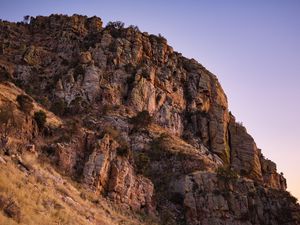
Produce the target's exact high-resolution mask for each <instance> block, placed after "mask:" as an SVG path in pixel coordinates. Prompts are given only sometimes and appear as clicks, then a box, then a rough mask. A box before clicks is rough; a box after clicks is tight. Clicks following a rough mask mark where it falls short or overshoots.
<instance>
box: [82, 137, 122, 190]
mask: <svg viewBox="0 0 300 225" xmlns="http://www.w3.org/2000/svg"><path fill="white" fill-rule="evenodd" d="M117 147H118V144H117V143H116V142H115V141H114V140H113V139H111V138H110V137H109V136H108V135H105V136H104V137H103V138H102V139H101V140H100V141H98V143H97V144H96V146H95V147H94V149H93V150H92V153H91V154H90V155H89V158H88V161H87V162H86V163H85V166H84V171H83V181H84V183H86V184H88V185H90V186H93V187H95V188H96V189H98V190H100V191H103V190H107V185H108V184H107V182H108V178H109V177H108V176H109V170H110V163H111V161H112V160H113V159H114V158H115V156H116V148H117Z"/></svg>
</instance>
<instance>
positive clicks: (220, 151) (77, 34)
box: [0, 15, 300, 225]
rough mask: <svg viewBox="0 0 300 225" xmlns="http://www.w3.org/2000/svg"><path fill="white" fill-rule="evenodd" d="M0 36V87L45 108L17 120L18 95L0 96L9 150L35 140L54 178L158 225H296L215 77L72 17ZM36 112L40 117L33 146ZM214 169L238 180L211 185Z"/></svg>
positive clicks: (156, 42) (146, 43)
mask: <svg viewBox="0 0 300 225" xmlns="http://www.w3.org/2000/svg"><path fill="white" fill-rule="evenodd" d="M0 28H1V31H3V32H1V33H0V43H2V45H0V46H2V47H1V49H0V50H1V52H4V53H5V54H2V55H0V72H1V74H0V75H1V76H0V78H1V82H2V81H7V80H9V81H10V82H14V83H16V84H18V86H19V87H21V88H22V89H23V90H26V92H28V93H30V95H31V96H32V97H33V99H36V100H37V101H39V102H40V103H42V104H43V105H44V108H43V107H42V106H40V105H38V104H37V103H36V102H35V101H34V110H33V111H32V112H31V114H30V115H27V116H26V115H24V113H23V112H21V111H20V109H19V106H18V105H17V103H16V100H15V99H16V96H17V95H18V94H21V93H23V91H22V90H21V89H19V88H17V87H15V86H14V85H13V84H12V83H7V82H6V84H5V85H3V84H0V90H1V93H2V92H3V93H4V92H5V94H3V95H0V109H1V107H2V105H3V103H4V102H6V101H8V102H12V103H13V104H14V105H13V110H14V113H15V114H16V116H17V118H18V119H19V120H20V121H21V122H20V124H21V125H22V126H21V127H20V128H18V129H14V130H13V131H12V133H11V137H12V138H11V140H14V141H15V140H16V139H18V138H19V139H20V140H21V141H20V142H16V141H15V142H14V143H15V145H10V147H11V148H14V149H18V150H20V149H22V147H21V146H22V145H24V144H25V145H24V146H26V145H27V144H31V142H32V141H35V140H36V138H37V136H39V135H40V137H39V139H38V141H37V143H41V144H40V145H41V146H39V144H37V148H36V149H37V151H39V150H38V149H43V148H42V147H44V146H46V147H49V148H48V150H49V151H50V152H52V151H53V155H51V154H52V153H51V154H50V156H48V157H49V158H50V159H51V160H52V161H53V165H54V166H57V167H58V170H60V171H61V173H64V174H65V175H69V176H71V177H72V178H76V180H77V181H80V182H81V184H82V185H83V186H84V187H86V188H88V189H91V190H93V191H95V192H97V193H101V194H102V195H103V196H105V197H108V198H110V199H112V200H113V201H115V202H117V203H118V204H122V205H124V206H127V207H130V208H132V209H134V210H137V211H139V210H144V211H147V212H152V213H154V214H156V215H158V217H160V220H161V224H172V223H173V224H178V223H182V224H191V225H193V224H222V225H223V224H228V225H229V224H230V225H231V224H237V225H239V224H249V225H250V224H284V223H285V222H286V223H285V224H296V223H294V221H297V219H295V218H296V217H295V215H296V214H297V212H300V211H299V210H298V209H297V207H296V205H295V203H294V202H293V200H291V197H290V196H288V195H287V193H286V192H285V191H284V190H285V189H286V181H285V179H284V177H283V175H282V174H278V173H277V170H276V164H275V163H273V162H272V161H270V160H268V159H266V158H264V156H263V155H262V153H261V151H260V149H258V148H257V146H256V144H255V142H254V140H253V138H252V137H251V136H250V135H249V134H248V133H247V131H246V129H245V128H244V127H243V126H242V125H241V124H239V123H237V122H236V121H235V118H234V117H233V116H232V115H231V114H229V112H228V103H227V97H226V95H225V93H224V91H223V89H222V87H221V85H220V83H219V82H218V80H217V78H216V76H215V75H213V74H212V73H210V72H209V71H208V70H206V69H205V68H204V67H203V66H202V65H201V64H199V63H198V62H197V61H195V60H194V59H187V58H185V57H183V56H182V55H181V54H180V53H178V52H175V51H174V50H173V49H172V47H170V46H169V45H168V43H167V41H166V40H165V39H164V38H163V37H161V36H158V37H157V36H155V35H149V34H147V33H141V32H139V30H138V29H137V28H135V27H129V28H122V27H118V26H114V25H111V26H106V27H104V28H103V27H102V21H101V19H99V18H97V17H92V18H88V17H85V16H79V15H73V16H71V17H68V16H63V15H51V16H49V17H42V16H38V17H36V18H33V19H32V20H31V23H30V24H27V25H25V24H13V23H9V22H3V21H0ZM28 43H29V44H28ZM15 46H18V47H15ZM37 110H43V111H45V112H46V114H47V125H46V128H47V129H46V131H47V132H44V133H45V134H43V135H41V132H40V133H39V132H38V130H37V127H36V124H35V122H34V120H33V113H34V111H37ZM49 110H51V111H55V112H56V113H57V114H58V115H60V116H61V117H62V118H61V119H60V118H58V117H57V116H55V115H53V114H52V113H51V112H50V111H49ZM141 111H146V114H147V113H148V114H147V115H150V117H151V121H150V122H149V123H145V124H148V125H144V126H143V127H141V126H139V125H137V124H134V123H133V122H132V121H133V120H134V118H135V116H136V115H138V114H139V112H141ZM148 119H149V118H148ZM72 121H73V122H75V123H76V124H77V126H78V130H77V131H76V132H73V131H72V127H71V128H68V126H69V125H68V124H70V122H72ZM146 122H147V121H146ZM51 124H52V125H53V126H52V125H51ZM143 124H144V123H143ZM50 125H51V126H50ZM52 127H55V129H50V128H52ZM46 149H47V148H46ZM48 150H47V151H48ZM20 151H21V150H20ZM40 154H44V153H41V152H40ZM219 167H226V168H227V167H228V168H231V169H233V170H235V171H236V172H237V173H238V174H239V175H238V178H237V179H236V180H225V181H224V180H222V179H219V177H218V176H217V175H216V174H215V171H216V170H217V169H218V168H219ZM154 203H155V204H154ZM284 208H285V209H287V210H286V211H284V210H283V209H284ZM297 210H298V211H297ZM294 212H295V213H294ZM294 214H295V215H294ZM298 221H299V219H298Z"/></svg>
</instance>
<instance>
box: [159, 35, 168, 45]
mask: <svg viewBox="0 0 300 225" xmlns="http://www.w3.org/2000/svg"><path fill="white" fill-rule="evenodd" d="M158 42H159V43H164V44H166V43H167V39H166V38H165V37H164V36H162V35H161V34H158Z"/></svg>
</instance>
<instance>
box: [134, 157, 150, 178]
mask: <svg viewBox="0 0 300 225" xmlns="http://www.w3.org/2000/svg"><path fill="white" fill-rule="evenodd" d="M133 157H134V164H135V168H136V171H137V173H138V174H145V173H146V172H147V168H148V166H149V164H150V158H149V156H148V155H147V154H146V153H144V152H134V154H133Z"/></svg>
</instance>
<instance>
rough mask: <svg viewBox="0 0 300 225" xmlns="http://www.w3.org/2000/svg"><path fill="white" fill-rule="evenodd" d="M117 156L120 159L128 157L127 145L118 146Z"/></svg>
mask: <svg viewBox="0 0 300 225" xmlns="http://www.w3.org/2000/svg"><path fill="white" fill-rule="evenodd" d="M117 155H118V156H121V157H127V156H129V148H128V146H127V145H124V146H120V147H118V148H117Z"/></svg>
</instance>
